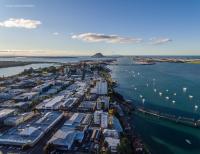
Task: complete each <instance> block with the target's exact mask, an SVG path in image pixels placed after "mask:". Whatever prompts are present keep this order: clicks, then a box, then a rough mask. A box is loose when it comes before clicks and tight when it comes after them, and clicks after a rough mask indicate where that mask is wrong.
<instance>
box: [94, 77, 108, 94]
mask: <svg viewBox="0 0 200 154" xmlns="http://www.w3.org/2000/svg"><path fill="white" fill-rule="evenodd" d="M91 93H95V94H98V95H107V94H108V83H107V81H105V80H102V79H100V80H99V81H97V82H96V85H95V87H94V88H92V89H91Z"/></svg>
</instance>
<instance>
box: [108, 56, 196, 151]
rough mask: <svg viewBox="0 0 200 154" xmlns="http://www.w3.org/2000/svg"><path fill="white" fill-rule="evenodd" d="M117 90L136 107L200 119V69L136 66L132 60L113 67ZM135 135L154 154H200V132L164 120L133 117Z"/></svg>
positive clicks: (171, 65) (183, 65)
mask: <svg viewBox="0 0 200 154" xmlns="http://www.w3.org/2000/svg"><path fill="white" fill-rule="evenodd" d="M110 69H111V70H112V77H113V78H114V80H116V81H117V82H118V87H117V88H116V90H117V91H118V92H119V93H121V94H122V95H123V96H124V97H125V98H126V99H129V100H132V101H133V102H134V104H135V105H138V106H141V107H144V108H148V109H152V110H155V111H159V112H162V113H166V114H172V115H177V116H184V117H188V118H194V119H200V94H199V91H200V65H195V64H186V63H157V64H155V65H133V61H132V58H131V57H125V58H120V59H118V65H112V66H110ZM132 124H133V125H134V127H135V131H136V132H137V133H139V134H140V135H141V137H142V138H143V140H144V142H145V143H146V144H147V146H148V147H149V149H150V150H151V151H152V153H156V154H160V153H166V154H170V153H175V154H177V153H181V154H199V153H200V146H199V145H200V129H198V128H192V127H187V126H184V125H180V124H176V123H173V122H169V121H164V120H161V119H156V118H150V117H141V116H138V115H135V114H134V115H133V116H132Z"/></svg>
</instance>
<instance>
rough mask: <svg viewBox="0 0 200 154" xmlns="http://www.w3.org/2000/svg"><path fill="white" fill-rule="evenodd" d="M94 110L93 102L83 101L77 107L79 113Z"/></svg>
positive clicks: (94, 104) (94, 103)
mask: <svg viewBox="0 0 200 154" xmlns="http://www.w3.org/2000/svg"><path fill="white" fill-rule="evenodd" d="M95 108H96V102H95V101H83V102H81V104H80V105H79V107H78V110H79V111H94V110H95Z"/></svg>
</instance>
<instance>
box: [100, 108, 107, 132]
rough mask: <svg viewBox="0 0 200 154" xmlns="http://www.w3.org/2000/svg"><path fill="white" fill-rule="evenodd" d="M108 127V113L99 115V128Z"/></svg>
mask: <svg viewBox="0 0 200 154" xmlns="http://www.w3.org/2000/svg"><path fill="white" fill-rule="evenodd" d="M107 127H108V113H107V112H103V113H102V114H101V128H107Z"/></svg>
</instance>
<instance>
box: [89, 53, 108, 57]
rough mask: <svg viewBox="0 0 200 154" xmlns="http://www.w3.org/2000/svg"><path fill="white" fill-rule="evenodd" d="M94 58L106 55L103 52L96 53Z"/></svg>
mask: <svg viewBox="0 0 200 154" xmlns="http://www.w3.org/2000/svg"><path fill="white" fill-rule="evenodd" d="M91 57H92V58H104V57H105V56H104V55H103V54H102V53H100V52H99V53H96V54H94V55H93V56H91Z"/></svg>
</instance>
